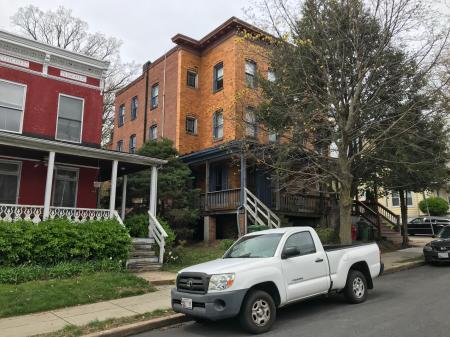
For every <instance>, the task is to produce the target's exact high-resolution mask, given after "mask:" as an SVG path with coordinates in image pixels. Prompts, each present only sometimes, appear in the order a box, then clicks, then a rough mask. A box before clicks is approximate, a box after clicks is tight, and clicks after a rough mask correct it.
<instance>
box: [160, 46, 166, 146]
mask: <svg viewBox="0 0 450 337" xmlns="http://www.w3.org/2000/svg"><path fill="white" fill-rule="evenodd" d="M166 64H167V53H166V54H165V55H164V71H163V81H164V84H163V99H162V117H161V138H164V124H165V123H164V122H165V117H166V109H165V108H166Z"/></svg>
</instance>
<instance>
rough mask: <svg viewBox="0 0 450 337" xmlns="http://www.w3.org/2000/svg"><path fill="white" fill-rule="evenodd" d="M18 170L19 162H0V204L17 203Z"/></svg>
mask: <svg viewBox="0 0 450 337" xmlns="http://www.w3.org/2000/svg"><path fill="white" fill-rule="evenodd" d="M20 168H21V164H20V163H19V162H13V161H0V203H2V204H16V203H17V199H18V191H19V179H20Z"/></svg>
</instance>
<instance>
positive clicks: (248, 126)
mask: <svg viewBox="0 0 450 337" xmlns="http://www.w3.org/2000/svg"><path fill="white" fill-rule="evenodd" d="M244 122H245V135H246V136H247V137H256V136H257V134H258V127H257V125H256V116H255V109H254V108H253V107H250V106H249V107H247V108H246V109H245V118H244Z"/></svg>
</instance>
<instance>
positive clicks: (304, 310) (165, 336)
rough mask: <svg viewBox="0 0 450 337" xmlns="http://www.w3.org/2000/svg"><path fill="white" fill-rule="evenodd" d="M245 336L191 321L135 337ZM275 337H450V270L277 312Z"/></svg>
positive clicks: (409, 275) (421, 272) (417, 272)
mask: <svg viewBox="0 0 450 337" xmlns="http://www.w3.org/2000/svg"><path fill="white" fill-rule="evenodd" d="M189 336H214V337H218V336H249V335H248V334H246V333H244V332H243V331H242V330H241V329H240V326H239V322H238V320H237V319H231V320H226V321H221V322H213V323H208V324H206V325H201V324H198V323H194V322H189V323H185V324H182V325H178V326H173V327H168V328H164V329H161V330H153V331H149V332H146V333H142V334H139V335H135V337H189ZM264 336H265V337H266V336H267V337H268V336H279V337H294V336H295V337H297V336H298V337H303V336H304V337H369V336H370V337H403V336H407V337H428V336H432V337H449V336H450V266H424V267H420V268H416V269H411V270H407V271H402V272H398V273H394V274H390V275H385V276H383V277H381V278H379V279H377V280H375V289H374V290H372V291H370V293H369V297H368V300H367V301H366V302H365V303H362V304H356V305H350V304H347V303H346V302H345V301H344V298H343V297H342V296H341V295H335V296H330V297H327V298H316V299H312V300H309V301H305V302H302V303H297V304H294V305H291V306H288V307H285V308H283V309H280V310H279V311H278V317H277V322H276V323H275V325H274V327H273V330H272V331H270V332H268V333H266V334H264Z"/></svg>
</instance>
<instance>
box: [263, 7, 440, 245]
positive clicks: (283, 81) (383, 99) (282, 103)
mask: <svg viewBox="0 0 450 337" xmlns="http://www.w3.org/2000/svg"><path fill="white" fill-rule="evenodd" d="M262 3H263V4H264V10H265V14H266V17H268V18H269V22H271V23H272V26H273V29H272V31H273V32H274V34H275V35H277V37H278V39H275V40H274V41H273V44H272V45H273V49H272V51H271V53H270V55H269V61H270V65H271V68H272V69H273V70H274V72H275V75H276V81H274V82H273V81H268V80H265V79H263V78H262V77H261V78H260V81H259V83H260V84H261V89H262V91H261V93H262V96H263V98H264V103H263V104H261V105H260V107H259V108H258V111H257V119H258V122H260V123H261V124H262V126H263V128H264V129H266V130H267V131H269V132H274V133H277V134H278V135H279V138H280V140H279V143H278V144H268V145H264V146H260V147H258V149H257V156H256V157H257V159H258V161H259V162H265V163H266V164H268V165H269V166H271V167H275V168H276V169H277V171H278V172H280V173H281V175H283V178H284V182H285V184H291V182H292V181H295V180H300V181H301V182H302V183H303V184H304V185H305V186H311V187H312V188H314V187H315V186H318V185H325V184H330V182H331V181H335V182H336V183H335V184H333V186H334V190H335V191H336V192H337V193H338V194H339V210H340V231H339V238H340V241H341V242H342V243H350V242H351V231H350V226H351V209H352V202H353V197H354V196H355V194H356V189H355V186H356V184H355V182H357V180H358V178H360V177H361V176H362V175H361V172H364V173H365V174H367V173H368V172H369V171H370V167H369V166H368V162H369V159H370V157H371V156H373V155H374V154H375V153H377V151H378V149H379V148H380V147H383V146H384V143H385V141H386V140H387V139H390V138H392V139H399V138H401V137H403V136H404V135H405V134H406V133H407V131H408V128H409V127H410V126H411V125H407V124H403V123H402V122H403V121H405V120H406V116H408V115H409V114H410V113H411V110H413V109H415V107H416V105H414V104H402V102H403V100H404V98H405V97H407V95H408V92H410V91H412V92H417V89H416V86H417V83H419V82H421V81H422V80H423V79H424V78H426V77H427V76H428V75H429V74H430V71H431V70H432V69H434V67H435V65H436V60H437V58H438V56H436V55H439V52H440V50H439V49H438V50H435V48H434V47H435V46H442V44H444V43H445V42H446V40H445V36H446V35H445V34H444V38H442V36H436V35H434V34H431V33H430V35H429V40H427V41H424V44H423V45H427V46H428V49H427V48H424V49H422V48H421V49H420V50H414V46H410V49H411V52H408V53H407V52H406V51H404V49H405V48H402V47H401V46H399V44H398V40H399V39H400V37H401V36H402V34H405V32H406V31H407V30H408V29H409V28H410V27H411V26H412V25H413V24H416V23H418V24H419V26H420V20H419V18H420V17H422V18H423V17H424V16H425V11H424V9H423V7H422V6H420V4H418V3H417V2H416V1H413V0H394V1H390V2H389V4H388V2H387V1H382V0H379V1H374V2H370V3H369V2H364V1H362V0H344V1H333V0H306V1H304V2H303V5H302V7H301V15H300V16H298V15H296V13H297V12H298V11H296V10H292V9H291V8H289V7H288V6H286V2H285V1H280V0H274V1H269V0H263V1H262ZM280 22H281V24H280ZM283 24H284V25H283ZM283 28H285V29H284V30H283ZM425 28H426V27H425ZM423 45H421V47H422V46H423ZM416 60H418V61H417V62H415V61H416ZM414 67H415V68H414ZM434 95H435V92H433V91H431V90H427V92H426V94H424V95H422V96H417V97H416V99H417V100H418V99H423V98H424V97H428V98H429V97H433V96H434ZM416 104H418V102H416ZM368 169H369V170H368Z"/></svg>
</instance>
